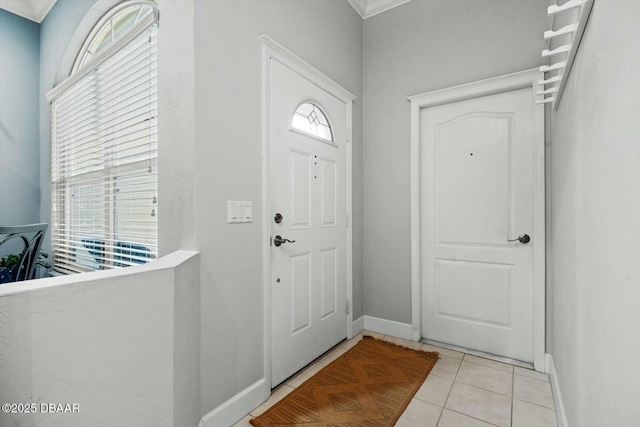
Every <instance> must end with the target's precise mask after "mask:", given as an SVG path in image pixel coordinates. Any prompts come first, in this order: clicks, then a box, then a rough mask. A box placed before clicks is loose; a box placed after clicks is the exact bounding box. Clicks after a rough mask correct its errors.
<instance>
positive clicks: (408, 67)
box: [363, 0, 549, 323]
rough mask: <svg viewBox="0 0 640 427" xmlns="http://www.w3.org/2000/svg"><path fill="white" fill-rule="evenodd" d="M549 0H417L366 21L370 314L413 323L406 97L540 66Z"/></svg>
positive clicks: (366, 255) (366, 218) (366, 243)
mask: <svg viewBox="0 0 640 427" xmlns="http://www.w3.org/2000/svg"><path fill="white" fill-rule="evenodd" d="M548 5H549V2H548V0H539V1H495V0H493V1H476V0H467V1H454V0H444V1H412V2H410V3H407V4H405V5H402V6H400V7H397V8H395V9H392V10H390V11H388V12H385V13H382V14H380V15H377V16H374V17H372V18H370V19H367V20H366V21H365V23H364V70H365V73H364V98H365V105H364V123H365V127H364V140H365V143H364V165H365V167H364V178H363V181H364V208H363V209H364V212H365V214H364V232H363V235H364V269H363V270H364V283H365V291H364V294H365V314H367V315H370V316H375V317H380V318H383V319H389V320H395V321H398V322H404V323H411V265H410V259H411V248H410V225H411V224H410V170H409V164H410V114H409V112H410V110H409V102H408V101H407V96H410V95H416V94H418V93H423V92H428V91H431V90H435V89H441V88H445V87H449V86H454V85H458V84H462V83H467V82H472V81H475V80H480V79H485V78H489V77H495V76H499V75H502V74H507V73H512V72H516V71H521V70H525V69H528V68H533V67H535V66H537V65H540V64H542V59H541V57H540V52H541V51H542V49H543V48H544V44H543V39H542V33H543V32H544V30H545V29H546V24H547V15H546V7H547V6H548Z"/></svg>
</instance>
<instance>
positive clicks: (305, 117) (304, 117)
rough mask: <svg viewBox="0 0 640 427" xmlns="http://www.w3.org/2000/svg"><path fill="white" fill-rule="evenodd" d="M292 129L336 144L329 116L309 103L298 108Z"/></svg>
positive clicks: (292, 122)
mask: <svg viewBox="0 0 640 427" xmlns="http://www.w3.org/2000/svg"><path fill="white" fill-rule="evenodd" d="M291 127H292V128H294V129H297V130H300V131H302V132H304V133H308V134H310V135H313V136H316V137H318V138H321V139H324V140H327V141H330V142H334V141H333V131H332V130H331V125H330V124H329V119H327V115H326V114H325V113H324V111H322V109H321V108H320V107H318V106H317V105H315V104H311V103H309V102H304V103H302V104H300V106H298V108H297V109H296V112H295V113H294V114H293V119H292V120H291Z"/></svg>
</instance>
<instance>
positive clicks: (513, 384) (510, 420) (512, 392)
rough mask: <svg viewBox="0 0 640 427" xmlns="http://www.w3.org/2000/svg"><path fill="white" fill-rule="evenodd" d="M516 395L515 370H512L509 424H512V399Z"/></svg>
mask: <svg viewBox="0 0 640 427" xmlns="http://www.w3.org/2000/svg"><path fill="white" fill-rule="evenodd" d="M515 395H516V370H515V369H514V370H513V376H512V378H511V417H510V419H509V425H510V426H513V401H514V400H515V398H516V397H515Z"/></svg>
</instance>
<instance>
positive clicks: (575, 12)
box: [536, 0, 595, 110]
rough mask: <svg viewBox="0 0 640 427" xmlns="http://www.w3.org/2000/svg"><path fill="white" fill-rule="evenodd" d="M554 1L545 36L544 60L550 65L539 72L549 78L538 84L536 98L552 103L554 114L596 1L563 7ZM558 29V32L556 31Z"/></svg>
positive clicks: (581, 0) (577, 1)
mask: <svg viewBox="0 0 640 427" xmlns="http://www.w3.org/2000/svg"><path fill="white" fill-rule="evenodd" d="M552 1H553V2H554V4H552V5H550V6H549V8H548V9H547V15H549V18H550V19H549V26H550V28H549V30H548V31H545V32H544V38H545V40H546V41H547V46H546V47H547V48H546V49H545V50H543V51H542V57H543V58H549V64H550V65H543V66H541V67H540V72H542V73H546V74H545V78H544V79H542V80H538V85H539V86H540V90H539V91H537V95H541V96H543V98H542V99H540V100H538V101H536V103H537V104H546V103H550V102H551V103H552V104H551V105H552V108H553V109H554V110H555V109H556V108H557V106H558V102H560V97H562V91H563V89H564V86H565V84H566V82H567V78H568V77H569V73H570V72H571V66H572V65H573V61H574V59H575V57H576V53H577V52H578V46H579V45H580V40H581V39H582V34H583V33H584V29H585V27H586V26H587V20H588V19H589V15H590V14H591V9H592V8H593V3H594V2H595V0H569V1H567V2H565V3H563V4H558V2H557V0H552ZM556 26H557V27H559V28H557V29H556Z"/></svg>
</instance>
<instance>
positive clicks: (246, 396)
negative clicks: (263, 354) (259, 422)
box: [198, 378, 270, 427]
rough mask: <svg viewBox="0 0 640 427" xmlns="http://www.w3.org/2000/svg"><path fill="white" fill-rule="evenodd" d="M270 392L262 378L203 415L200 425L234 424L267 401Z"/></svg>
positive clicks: (203, 426)
mask: <svg viewBox="0 0 640 427" xmlns="http://www.w3.org/2000/svg"><path fill="white" fill-rule="evenodd" d="M269 393H270V390H269V388H268V387H267V383H266V381H265V380H264V378H262V379H260V380H259V381H256V382H255V383H253V384H251V385H250V386H249V387H247V388H245V389H244V390H242V391H241V392H240V393H238V394H236V395H235V396H233V397H232V398H231V399H229V400H227V401H226V402H224V403H223V404H222V405H220V406H218V407H217V408H215V409H214V410H213V411H211V412H209V413H208V414H206V415H205V416H204V417H202V419H201V420H200V424H198V427H220V426H232V425H234V424H235V423H237V422H238V421H240V420H241V419H242V418H243V417H245V416H246V415H247V414H248V413H249V412H251V411H252V410H254V409H255V408H257V407H258V406H260V405H261V404H262V403H263V402H264V401H266V400H267V398H268V397H269Z"/></svg>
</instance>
